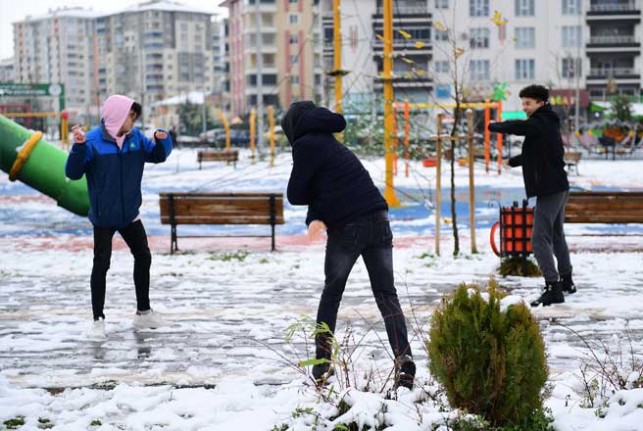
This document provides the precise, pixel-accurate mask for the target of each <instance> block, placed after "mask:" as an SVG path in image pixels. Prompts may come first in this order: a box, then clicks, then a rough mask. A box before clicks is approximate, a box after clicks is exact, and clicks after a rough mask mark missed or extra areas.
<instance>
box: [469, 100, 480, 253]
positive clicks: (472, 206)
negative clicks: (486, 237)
mask: <svg viewBox="0 0 643 431" xmlns="http://www.w3.org/2000/svg"><path fill="white" fill-rule="evenodd" d="M467 128H468V130H467V141H468V144H469V223H470V225H471V253H477V252H478V248H477V247H476V219H475V214H476V190H475V185H474V182H473V111H472V110H471V108H469V109H467Z"/></svg>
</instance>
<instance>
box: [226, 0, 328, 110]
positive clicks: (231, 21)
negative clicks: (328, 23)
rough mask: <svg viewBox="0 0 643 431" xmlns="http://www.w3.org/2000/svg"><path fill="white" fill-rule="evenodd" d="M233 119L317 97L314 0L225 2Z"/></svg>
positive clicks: (317, 32) (317, 41)
mask: <svg viewBox="0 0 643 431" xmlns="http://www.w3.org/2000/svg"><path fill="white" fill-rule="evenodd" d="M222 6H225V7H227V8H228V11H229V14H228V28H229V31H228V55H229V58H228V63H229V85H230V97H231V110H232V114H233V115H240V114H244V113H247V112H249V111H250V110H251V109H252V108H254V107H255V106H256V105H257V101H258V100H259V95H261V100H262V102H263V105H264V106H266V105H273V106H275V107H276V108H277V109H284V108H287V107H288V106H289V105H290V104H291V103H292V102H294V101H296V100H304V99H311V100H318V101H319V100H320V99H321V97H322V88H323V87H322V74H323V65H322V48H321V46H322V45H321V42H320V41H321V37H320V34H321V18H320V14H319V0H226V1H224V2H223V3H222Z"/></svg>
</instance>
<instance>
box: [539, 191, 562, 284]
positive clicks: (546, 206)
mask: <svg viewBox="0 0 643 431" xmlns="http://www.w3.org/2000/svg"><path fill="white" fill-rule="evenodd" d="M568 197H569V192H567V191H565V192H560V193H556V194H554V195H548V196H538V198H536V208H535V209H534V227H533V231H532V235H531V243H532V246H533V250H534V256H535V257H536V261H537V262H538V267H539V268H540V270H541V271H542V273H543V276H544V277H545V281H546V282H549V283H552V282H556V281H558V278H559V275H567V274H571V273H572V264H571V261H570V259H569V249H568V248H567V241H566V239H565V230H564V223H565V204H566V203H567V198H568ZM554 256H555V257H556V262H554Z"/></svg>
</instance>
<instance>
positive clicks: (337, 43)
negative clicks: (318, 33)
mask: <svg viewBox="0 0 643 431" xmlns="http://www.w3.org/2000/svg"><path fill="white" fill-rule="evenodd" d="M339 3H340V0H333V45H334V55H335V60H334V66H335V112H337V113H338V114H341V113H342V111H343V107H342V94H343V91H344V90H343V88H342V84H343V81H342V74H341V73H340V71H341V69H342V23H341V15H340V13H339Z"/></svg>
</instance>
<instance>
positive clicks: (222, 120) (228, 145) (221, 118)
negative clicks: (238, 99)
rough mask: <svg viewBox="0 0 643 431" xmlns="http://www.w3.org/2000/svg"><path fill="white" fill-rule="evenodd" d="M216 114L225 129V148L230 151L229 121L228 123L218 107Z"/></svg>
mask: <svg viewBox="0 0 643 431" xmlns="http://www.w3.org/2000/svg"><path fill="white" fill-rule="evenodd" d="M217 116H218V117H219V119H220V120H221V122H222V123H223V129H224V130H225V150H226V151H230V123H228V119H227V118H226V117H225V115H223V111H221V110H220V109H217Z"/></svg>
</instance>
